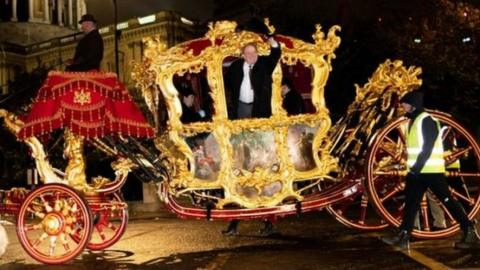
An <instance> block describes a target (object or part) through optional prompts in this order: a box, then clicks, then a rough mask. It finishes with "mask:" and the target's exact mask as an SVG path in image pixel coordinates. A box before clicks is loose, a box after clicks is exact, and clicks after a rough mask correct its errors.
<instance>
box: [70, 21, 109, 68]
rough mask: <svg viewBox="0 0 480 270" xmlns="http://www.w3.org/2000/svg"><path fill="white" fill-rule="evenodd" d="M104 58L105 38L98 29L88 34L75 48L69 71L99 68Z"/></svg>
mask: <svg viewBox="0 0 480 270" xmlns="http://www.w3.org/2000/svg"><path fill="white" fill-rule="evenodd" d="M102 58H103V39H102V36H101V35H100V33H99V32H98V30H97V29H94V30H92V31H90V32H89V33H88V34H86V35H85V36H84V37H83V38H82V39H81V40H80V42H78V44H77V47H76V49H75V56H74V57H73V62H72V64H70V65H69V66H67V68H66V70H68V71H88V70H92V69H96V70H99V69H100V62H101V61H102Z"/></svg>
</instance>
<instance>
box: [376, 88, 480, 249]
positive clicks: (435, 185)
mask: <svg viewBox="0 0 480 270" xmlns="http://www.w3.org/2000/svg"><path fill="white" fill-rule="evenodd" d="M400 103H401V106H402V107H403V109H404V110H405V112H406V116H407V117H408V118H410V119H411V124H410V125H409V128H408V134H407V139H406V140H407V172H408V174H407V177H406V186H405V191H404V192H405V209H404V212H403V219H402V224H401V225H400V227H399V232H398V234H397V235H395V236H392V237H383V238H382V240H383V241H384V242H386V243H388V244H391V245H394V246H396V247H399V248H401V249H408V248H409V239H410V234H411V232H412V230H413V227H414V222H415V216H416V214H417V212H418V209H419V207H420V203H421V200H422V197H423V195H424V194H425V192H426V191H427V189H430V190H431V191H432V192H433V194H434V195H435V197H437V198H438V199H439V200H440V201H441V202H442V203H443V204H444V205H445V207H446V208H447V209H448V211H449V212H450V213H451V214H452V216H453V218H454V219H455V220H456V221H457V222H458V223H459V224H460V228H461V229H462V232H463V236H462V238H461V240H460V242H457V243H455V248H458V249H468V248H473V247H475V248H478V247H480V238H479V236H478V233H477V231H476V228H475V225H474V223H473V222H472V221H471V220H469V219H468V216H467V214H466V213H465V210H464V208H463V207H462V205H461V204H460V203H459V202H458V201H457V200H456V199H455V198H453V197H452V194H451V192H450V190H449V189H448V184H447V181H446V179H445V175H444V173H445V171H446V168H445V162H444V157H443V156H444V147H443V144H442V138H441V129H440V123H439V122H438V120H436V119H435V118H433V117H432V116H431V115H430V114H429V113H428V112H426V111H425V110H424V109H423V93H422V92H420V91H418V90H417V91H413V92H410V93H407V94H406V95H405V96H403V97H402V99H401V100H400Z"/></svg>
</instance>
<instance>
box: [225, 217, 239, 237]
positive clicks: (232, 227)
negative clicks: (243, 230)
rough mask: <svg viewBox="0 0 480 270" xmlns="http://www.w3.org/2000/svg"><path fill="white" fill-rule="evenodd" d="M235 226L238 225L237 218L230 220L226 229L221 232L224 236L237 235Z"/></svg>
mask: <svg viewBox="0 0 480 270" xmlns="http://www.w3.org/2000/svg"><path fill="white" fill-rule="evenodd" d="M237 227H238V220H232V221H230V223H229V224H228V227H227V229H226V230H223V231H222V234H223V235H225V236H234V235H238V230H237Z"/></svg>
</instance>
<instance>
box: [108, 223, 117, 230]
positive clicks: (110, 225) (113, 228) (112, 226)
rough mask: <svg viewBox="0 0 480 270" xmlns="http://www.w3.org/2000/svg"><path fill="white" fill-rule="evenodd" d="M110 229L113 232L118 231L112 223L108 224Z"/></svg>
mask: <svg viewBox="0 0 480 270" xmlns="http://www.w3.org/2000/svg"><path fill="white" fill-rule="evenodd" d="M107 227H108V228H110V229H111V230H112V231H116V230H117V226H115V225H113V224H112V223H108V226H107Z"/></svg>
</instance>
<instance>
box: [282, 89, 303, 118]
mask: <svg viewBox="0 0 480 270" xmlns="http://www.w3.org/2000/svg"><path fill="white" fill-rule="evenodd" d="M283 108H284V109H285V110H286V111H287V113H288V115H297V114H301V113H304V108H303V99H302V96H301V95H300V94H299V93H298V92H297V91H295V90H293V89H290V91H288V93H287V94H286V95H285V97H283Z"/></svg>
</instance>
